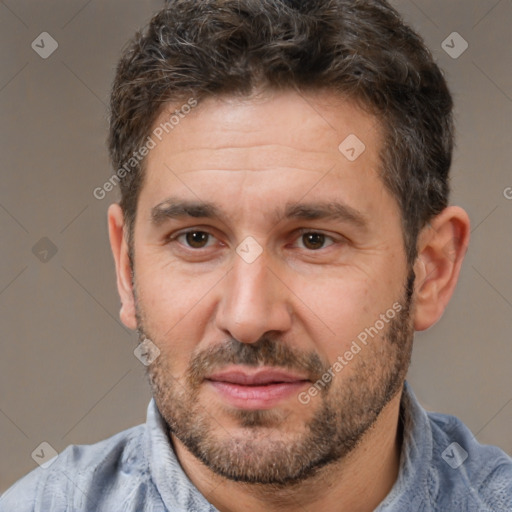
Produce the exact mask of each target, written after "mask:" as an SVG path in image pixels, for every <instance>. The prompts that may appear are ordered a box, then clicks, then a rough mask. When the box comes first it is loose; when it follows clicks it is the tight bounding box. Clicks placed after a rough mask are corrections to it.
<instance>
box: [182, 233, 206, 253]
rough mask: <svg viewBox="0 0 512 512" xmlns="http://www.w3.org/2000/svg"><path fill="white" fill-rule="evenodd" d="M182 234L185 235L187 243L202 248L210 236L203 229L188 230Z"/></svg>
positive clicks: (194, 247)
mask: <svg viewBox="0 0 512 512" xmlns="http://www.w3.org/2000/svg"><path fill="white" fill-rule="evenodd" d="M182 236H184V237H185V241H186V243H187V245H189V246H190V247H192V248H193V249H202V248H204V247H206V246H207V245H208V241H209V238H210V235H209V233H205V232H204V231H189V232H188V233H184V234H183V235H182Z"/></svg>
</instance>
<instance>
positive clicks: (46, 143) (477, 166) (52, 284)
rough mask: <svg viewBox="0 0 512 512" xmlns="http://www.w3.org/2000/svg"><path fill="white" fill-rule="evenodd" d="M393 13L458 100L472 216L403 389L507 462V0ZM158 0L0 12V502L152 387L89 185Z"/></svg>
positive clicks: (8, 1)
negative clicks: (463, 255) (129, 54)
mask: <svg viewBox="0 0 512 512" xmlns="http://www.w3.org/2000/svg"><path fill="white" fill-rule="evenodd" d="M393 4H394V5H395V6H396V7H398V8H399V10H400V11H401V12H402V13H403V14H404V16H405V18H406V19H407V20H408V21H409V22H411V23H412V24H413V26H415V27H416V28H417V29H418V30H419V31H420V32H421V33H422V34H423V36H424V37H425V39H426V41H427V43H428V44H429V46H430V47H431V48H432V50H433V52H434V54H435V56H436V58H437V59H438V61H439V63H440V65H441V66H442V67H443V68H444V70H445V72H446V75H447V77H448V80H449V83H450V84H451V87H452V89H453V92H454V96H455V100H456V105H457V106H456V113H457V124H458V149H457V151H456V154H455V161H454V166H453V189H454V194H453V198H452V202H453V203H457V204H459V205H461V206H463V207H464V208H466V209H467V211H468V212H469V215H470V217H471V220H472V223H473V226H472V229H473V233H472V243H471V248H470V250H469V252H468V254H467V260H466V263H465V267H464V270H463V272H462V276H461V280H460V284H459V286H458V288H457V291H456V293H455V297H454V299H453V300H452V303H451V305H450V306H449V308H448V310H447V312H446V314H445V315H444V317H443V318H442V320H441V321H440V322H439V323H438V325H436V326H435V327H434V328H432V329H431V330H429V331H428V332H426V333H420V334H419V335H417V338H416V344H415V352H414V359H413V364H412V368H411V370H410V377H409V380H410V381H411V382H412V384H413V387H414V389H415V391H416V394H417V395H418V397H419V398H420V400H421V401H422V402H423V403H424V404H425V406H427V407H428V408H430V409H435V410H438V411H442V412H449V413H451V414H455V415H457V416H459V417H460V418H461V419H462V420H463V421H464V422H465V423H466V424H467V425H468V426H469V427H470V428H471V429H472V430H473V432H474V433H475V435H476V437H477V439H478V440H479V441H481V442H484V443H493V444H497V445H499V446H501V447H502V448H503V449H504V450H506V451H508V452H509V453H511V454H512V436H511V434H510V430H511V429H510V426H511V424H512V385H511V384H512V372H511V370H510V368H511V364H512V351H511V349H510V346H511V345H510V330H511V327H512V320H511V318H512V272H511V268H510V266H511V262H512V242H511V228H510V226H511V223H512V199H511V198H512V189H511V188H508V187H512V172H511V170H510V162H511V161H512V143H511V137H510V122H511V120H512V35H511V31H510V26H511V25H512V2H511V1H510V0H500V1H498V0H471V1H470V0H450V1H449V2H447V1H445V0H415V1H413V0H395V1H393ZM161 5H162V2H161V0H144V1H142V0H137V1H121V0H116V1H114V0H110V1H105V2H101V1H100V0H80V1H78V0H77V1H69V0H68V1H64V0H47V1H45V2H36V1H35V0H17V1H15V0H5V1H1V2H0V41H1V44H0V57H1V68H0V116H1V120H2V122H1V127H0V130H1V136H0V141H1V142H0V144H1V145H0V151H1V156H0V158H1V166H0V173H1V181H0V230H1V231H0V237H1V238H0V239H1V246H0V247H1V249H0V254H1V256H0V257H1V266H0V322H1V326H2V341H1V348H0V453H1V457H0V492H1V491H3V490H5V489H6V488H7V487H8V486H9V485H10V484H12V483H13V482H14V481H15V480H16V479H17V478H19V477H20V476H22V475H23V474H25V473H26V472H28V471H29V470H31V469H32V468H34V467H36V463H35V462H34V460H32V458H31V453H32V452H33V450H34V449H35V448H36V447H37V446H38V445H39V444H40V443H41V442H42V441H46V442H48V443H50V445H52V446H53V447H54V448H55V449H56V450H57V451H61V450H62V449H64V448H65V447H66V446H67V445H68V444H71V443H75V444H83V443H93V442H95V441H98V440H101V439H103V438H105V437H108V436H110V435H112V434H114V433H116V432H118V431H120V430H123V429H125V428H128V427H130V426H132V425H135V424H138V423H141V422H143V421H144V419H145V409H146V405H147V402H148V400H149V397H150V395H149V390H148V386H147V384H146V381H145V377H144V369H143V366H142V364H141V363H139V361H138V360H137V359H136V358H135V357H134V356H133V349H134V347H135V345H136V337H135V336H134V334H132V333H130V332H129V331H128V330H127V329H125V328H124V327H123V326H122V324H121V323H120V322H119V320H118V306H119V300H118V297H117V292H116V289H115V277H114V266H113V261H112V258H111V255H110V249H109V247H108V239H107V227H106V209H107V206H108V204H109V202H110V201H111V200H114V199H116V196H115V195H113V194H114V193H111V194H110V195H109V196H108V197H107V198H106V199H104V200H102V201H99V200H97V199H95V198H94V197H93V195H92V191H93V189H94V188H95V187H98V186H101V185H102V184H103V183H104V181H105V180H106V179H107V178H108V176H109V174H110V169H109V165H108V160H107V155H106V150H105V145H104V140H105V135H106V109H105V104H106V103H107V101H108V92H109V87H110V83H111V80H112V77H113V68H114V66H115V64H116V61H117V58H118V55H119V52H120V49H121V47H122V46H123V45H124V43H125V42H126V41H127V40H128V38H129V37H130V36H131V35H132V34H133V33H134V31H135V29H136V28H137V27H139V26H141V25H143V24H144V23H145V22H146V21H147V20H148V19H149V18H150V17H151V15H152V13H153V12H154V11H155V10H157V9H158V8H159V7H160V6H161ZM42 32H48V33H49V34H50V35H51V36H52V37H53V38H54V39H55V40H56V41H57V43H58V49H57V50H56V51H55V52H54V53H53V54H52V55H51V56H50V57H48V58H47V59H43V58H41V57H40V56H39V55H38V54H37V53H36V52H35V51H34V50H33V49H32V48H31V43H32V41H34V40H36V42H38V44H39V45H40V46H42V44H41V43H40V38H38V36H39V34H41V33H42ZM452 32H458V33H459V34H460V35H461V36H462V37H463V38H464V39H465V40H466V41H467V42H468V44H469V47H468V49H467V50H466V51H465V52H464V53H463V54H462V55H461V56H460V57H458V58H456V59H454V58H452V57H451V56H449V55H448V54H447V53H446V52H445V51H444V50H443V49H442V46H441V45H442V42H443V41H444V40H446V38H447V37H448V36H449V35H450V34H451V33H452ZM45 37H46V36H45ZM36 38H37V39H36ZM448 44H449V45H450V46H453V47H454V48H452V49H451V50H450V51H451V52H452V53H453V52H457V51H460V49H461V48H462V46H461V42H460V41H459V40H457V39H454V42H453V43H451V39H448ZM44 46H45V48H44V49H43V48H39V51H40V52H43V51H48V49H50V48H51V46H50V41H49V40H48V39H45V43H44ZM507 195H508V197H509V199H507V197H506V196H507ZM43 237H46V238H47V239H49V240H50V241H51V244H50V243H48V241H47V240H43V241H40V240H41V239H42V238H43ZM38 243H39V245H37V244H38ZM34 247H35V248H34ZM55 249H56V250H57V252H56V253H55V254H52V252H53V251H54V250H55ZM45 251H47V252H45ZM45 260H46V261H45Z"/></svg>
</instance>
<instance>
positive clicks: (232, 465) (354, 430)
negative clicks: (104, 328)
mask: <svg viewBox="0 0 512 512" xmlns="http://www.w3.org/2000/svg"><path fill="white" fill-rule="evenodd" d="M413 285H414V273H413V272H412V270H411V272H410V273H409V276H408V279H407V282H406V283H405V290H404V293H403V297H402V298H401V301H398V302H399V304H400V305H401V306H402V309H401V310H400V311H399V312H398V313H397V315H396V316H395V317H394V318H393V319H391V320H390V321H389V323H388V324H387V326H386V327H385V329H384V330H383V331H382V333H381V336H379V337H375V338H374V339H372V340H371V341H369V342H368V345H367V346H365V347H364V348H363V349H362V350H361V352H360V353H358V354H356V355H355V357H354V359H353V360H352V361H351V362H350V363H349V364H350V365H351V369H350V373H347V372H346V369H343V370H342V371H341V373H339V374H337V375H335V377H334V378H333V379H332V381H331V382H330V383H329V384H328V385H326V387H325V388H324V389H323V390H322V391H321V392H320V394H319V396H318V397H316V399H315V400H314V401H313V400H312V402H311V403H310V404H309V405H302V404H300V403H299V401H297V406H296V407H316V409H317V411H316V412H315V413H314V414H313V416H312V417H311V419H309V420H308V421H306V422H305V423H304V424H303V425H302V426H300V425H299V426H297V425H296V424H290V421H288V422H287V421H286V418H287V413H285V412H284V411H282V410H279V409H278V410H275V409H271V410H242V409H237V410H233V409H230V410H229V414H230V416H231V418H230V421H231V422H233V420H236V422H237V425H239V426H238V428H237V432H228V431H227V430H226V429H225V428H224V427H223V426H221V423H222V420H220V419H217V418H215V414H216V411H215V410H213V409H212V408H208V409H207V408H206V407H205V405H204V403H202V402H201V400H200V398H201V389H202V386H203V385H204V377H205V376H206V375H208V373H211V372H212V371H213V370H218V369H221V368H222V367H224V366H226V365H228V364H241V365H242V364H243V365H247V366H259V365H265V366H278V367H280V368H288V369H290V370H291V371H294V370H295V371H299V372H302V373H304V372H306V374H307V375H309V376H310V378H311V381H312V383H314V382H316V381H317V380H318V379H321V377H322V375H324V374H325V373H327V370H328V368H329V367H330V365H329V364H326V363H327V362H322V361H321V360H320V358H319V357H318V355H317V354H315V353H303V352H299V351H297V350H296V349H294V348H292V347H290V346H289V345H285V344H283V343H282V342H280V341H279V340H278V339H277V338H273V337H268V336H265V337H263V338H262V339H260V340H259V341H258V342H256V343H253V344H244V343H240V342H238V341H237V340H234V339H229V340H227V341H226V342H225V343H223V344H220V345H216V346H214V347H211V348H210V349H208V350H206V351H205V350H203V351H201V352H198V353H195V354H194V355H193V357H192V359H191V361H190V364H189V366H188V368H187V371H186V372H185V374H184V378H183V379H180V380H178V379H175V378H173V377H172V368H171V367H172V355H171V354H170V351H172V347H171V346H170V345H171V344H170V343H169V342H168V341H167V342H165V343H162V341H163V340H158V339H155V338H153V337H152V336H151V333H150V332H147V330H146V329H145V325H144V324H145V322H144V315H143V314H142V313H143V312H142V311H141V308H140V304H139V303H138V301H136V303H137V320H138V332H139V337H140V340H141V341H142V340H144V339H150V340H151V341H152V342H153V343H155V344H156V345H157V346H158V347H159V348H160V350H161V355H160V357H158V358H157V359H156V360H155V361H154V362H153V363H152V364H151V365H150V366H149V367H148V378H149V382H150V385H151V389H152V393H153V397H154V399H155V402H156V405H157V407H158V409H159V411H160V413H161V415H162V417H163V418H164V420H165V422H166V423H167V426H168V429H169V434H170V433H172V434H174V435H175V436H176V438H177V439H178V440H179V441H180V442H181V443H182V444H183V445H184V446H185V447H186V449H187V450H188V451H189V452H190V453H192V454H193V455H194V456H195V457H196V458H198V459H199V460H200V461H202V462H203V463H204V464H205V465H206V466H207V467H208V468H209V469H210V470H212V471H213V472H214V473H216V474H217V475H220V476H222V477H225V478H228V479H230V480H232V481H237V482H245V483H249V484H267V485H268V484H272V485H274V486H277V487H287V486H292V485H295V484H297V483H299V482H301V481H303V480H305V479H307V478H311V477H313V476H315V475H316V474H317V473H318V471H319V470H320V469H322V468H324V467H325V466H327V465H328V464H331V463H334V462H337V461H340V460H342V459H343V458H345V457H346V456H347V455H348V454H349V453H351V452H352V451H353V450H354V448H355V447H356V446H357V445H358V443H359V442H360V441H361V439H362V438H363V436H364V434H365V433H366V432H368V431H369V430H370V429H371V428H372V426H373V425H374V424H375V422H376V420H377V419H378V417H379V415H380V413H381V412H382V410H383V409H384V407H385V406H386V405H387V404H388V403H389V402H390V401H391V400H392V399H393V398H394V397H395V396H396V395H397V393H399V392H401V390H402V387H403V382H404V380H405V376H406V373H407V369H408V367H409V364H410V357H411V351H412V339H413V333H414V330H413V326H412V320H411V319H412V309H413V300H412V290H413ZM134 289H135V288H134ZM227 413H228V412H227V410H226V411H223V414H227ZM294 423H296V422H294ZM283 427H284V428H286V429H288V430H289V432H288V433H283Z"/></svg>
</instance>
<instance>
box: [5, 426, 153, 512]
mask: <svg viewBox="0 0 512 512" xmlns="http://www.w3.org/2000/svg"><path fill="white" fill-rule="evenodd" d="M144 432H145V426H144V425H139V426H137V427H133V428H131V429H128V430H125V431H123V432H120V433H118V434H116V435H114V436H112V437H110V438H109V439H105V440H103V441H100V442H99V443H96V444H93V445H71V446H68V447H67V448H66V449H65V450H64V451H62V452H61V453H60V454H59V455H58V456H57V457H56V458H55V459H53V462H51V464H50V465H49V466H47V467H46V468H42V467H40V468H37V469H35V470H34V471H32V472H30V473H29V474H28V475H26V476H25V477H23V478H22V479H21V480H19V481H18V482H16V483H15V484H14V485H13V486H12V487H11V488H10V489H8V490H7V491H6V492H5V493H4V494H3V495H2V496H1V498H0V512H10V511H16V512H29V511H30V512H39V511H48V510H52V511H56V512H58V511H60V510H62V511H65V510H75V509H76V507H77V505H78V503H79V504H80V506H81V509H82V510H84V509H85V510H87V509H88V508H87V507H85V508H84V504H85V503H87V502H88V501H90V500H91V499H93V497H95V496H98V493H97V492H91V491H95V490H97V489H99V488H105V487H106V486H107V487H109V488H111V489H115V488H116V487H120V486H124V487H125V491H129V489H128V488H127V487H128V485H127V482H126V481H123V475H126V474H131V475H132V476H142V475H143V474H144V473H145V472H146V471H147V469H146V468H147V463H146V460H145V447H144V446H143V443H144V442H145V436H144ZM134 473H135V475H134ZM137 474H139V475H137ZM136 480H139V479H136ZM130 481H131V482H133V481H134V480H133V479H130ZM139 481H140V480H139Z"/></svg>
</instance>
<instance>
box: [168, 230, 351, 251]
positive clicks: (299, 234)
mask: <svg viewBox="0 0 512 512" xmlns="http://www.w3.org/2000/svg"><path fill="white" fill-rule="evenodd" d="M190 233H204V234H206V235H207V236H208V237H213V238H216V237H215V235H213V234H212V233H210V232H209V231H207V230H206V229H200V228H194V229H187V230H186V231H181V232H178V233H176V234H172V235H170V236H168V237H167V238H166V242H167V243H171V242H176V241H177V242H178V243H181V242H179V239H180V238H181V237H186V236H187V235H188V234H190ZM307 234H315V235H322V236H324V237H325V241H328V240H330V241H331V243H330V244H328V245H327V246H324V247H321V248H320V249H307V248H305V247H301V248H300V249H303V250H306V251H308V252H312V253H313V252H318V251H321V250H322V249H326V248H328V247H330V246H332V245H334V244H336V243H341V242H343V241H344V239H343V237H340V239H338V240H337V239H336V237H334V236H332V235H328V234H326V233H324V232H323V231H315V230H312V229H307V228H302V229H299V230H297V231H296V232H295V236H294V240H295V241H296V240H301V238H302V237H303V236H304V235H307ZM209 241H210V240H208V242H209ZM181 245H183V246H184V247H186V250H190V251H193V252H199V251H201V250H203V249H208V248H209V246H206V247H200V248H193V247H190V246H189V245H187V244H186V243H181Z"/></svg>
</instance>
